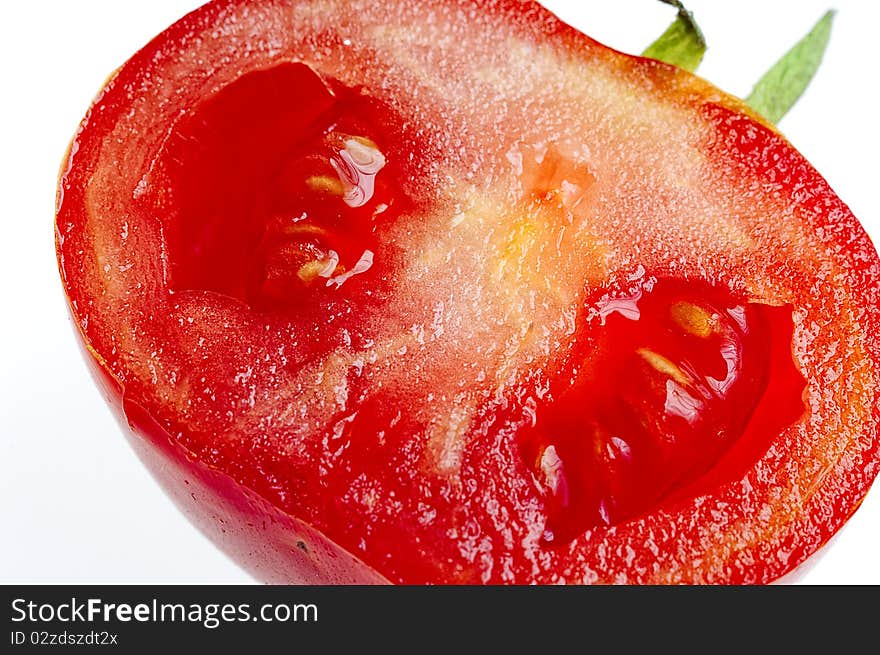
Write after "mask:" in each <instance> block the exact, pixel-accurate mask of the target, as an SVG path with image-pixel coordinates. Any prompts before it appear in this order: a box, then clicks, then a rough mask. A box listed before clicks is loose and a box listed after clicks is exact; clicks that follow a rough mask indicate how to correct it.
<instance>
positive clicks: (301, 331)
mask: <svg viewBox="0 0 880 655" xmlns="http://www.w3.org/2000/svg"><path fill="white" fill-rule="evenodd" d="M56 237H57V251H58V260H59V265H60V269H61V274H62V278H63V281H64V286H65V290H66V292H67V296H68V298H69V301H70V307H71V311H72V313H73V316H74V319H75V321H76V324H77V326H78V328H79V333H80V335H81V337H82V342H83V345H84V347H85V349H86V350H87V353H88V354H87V360H88V361H89V363H90V364H91V366H92V368H93V370H94V372H95V373H96V375H97V379H98V380H99V382H100V384H101V385H102V388H103V389H104V390H105V392H106V395H107V397H108V400H109V401H110V403H111V405H112V406H113V407H114V408H115V410H116V412H117V414H118V416H119V417H120V419H121V421H122V422H123V424H124V425H125V426H127V428H128V429H127V433H128V435H129V437H130V440H131V443H132V444H133V446H134V448H135V449H136V451H137V452H138V454H139V455H140V456H141V458H142V459H143V460H144V461H145V463H146V464H147V465H148V466H149V467H150V469H151V470H152V472H153V473H154V475H155V476H156V477H157V478H158V479H159V480H160V481H161V482H162V484H163V485H164V486H165V488H166V489H167V490H168V492H169V493H170V494H171V496H172V497H173V498H174V499H175V500H176V501H177V503H178V504H179V505H180V507H181V508H182V509H183V511H184V512H186V513H187V515H189V516H190V517H191V519H192V520H193V521H194V522H195V523H196V524H197V525H198V526H199V527H200V528H201V529H202V530H204V531H205V532H206V533H207V534H208V535H210V536H211V537H212V538H213V539H214V540H215V541H216V542H217V543H218V544H219V545H220V546H221V547H222V548H224V549H225V550H226V551H227V552H228V553H230V554H231V555H232V556H233V557H234V558H235V559H237V560H238V561H239V562H240V563H241V564H242V565H243V566H245V567H246V568H247V569H248V570H250V571H252V572H253V573H254V574H255V575H257V577H259V578H261V579H264V580H267V581H271V582H384V581H391V582H404V583H473V582H483V583H501V582H505V583H551V582H570V583H582V582H623V583H676V582H725V583H762V582H768V581H770V580H773V579H775V578H777V577H778V576H780V575H782V574H783V573H785V572H787V571H789V570H790V569H792V568H793V567H794V566H796V565H797V564H798V563H800V562H801V561H803V560H804V559H805V558H806V557H807V556H808V555H810V554H811V553H812V552H813V551H815V550H816V549H817V548H818V547H819V546H820V545H821V544H822V543H824V542H825V541H826V540H827V539H828V538H829V537H830V536H831V535H832V534H833V533H834V532H835V531H836V530H837V529H838V528H839V527H840V525H841V524H842V523H843V522H844V521H845V520H846V519H847V518H848V517H849V516H850V514H851V513H852V512H853V511H854V510H855V508H856V507H857V506H858V504H859V503H860V501H861V499H862V498H863V496H864V494H865V493H866V491H867V489H868V487H869V485H870V483H871V482H872V480H873V478H874V476H875V475H876V473H877V467H878V461H880V458H878V452H877V448H878V421H880V410H878V391H877V389H878V386H880V385H878V383H880V379H878V378H880V341H878V334H880V325H878V322H880V309H878V296H880V284H878V280H880V260H878V256H877V253H876V251H875V249H874V247H873V246H872V244H871V243H870V241H869V239H868V238H867V236H866V235H865V233H864V231H863V230H862V228H861V227H860V225H859V223H858V222H857V221H856V219H855V218H854V217H853V216H852V214H851V213H850V211H849V210H848V209H847V207H846V206H845V205H844V204H843V203H842V202H841V201H840V200H839V199H838V198H837V196H836V195H835V194H834V193H833V191H832V190H831V189H830V188H829V187H828V185H827V184H826V182H825V181H824V180H823V179H822V177H821V176H820V175H819V174H818V173H817V172H816V171H815V170H814V169H813V168H812V167H811V166H810V165H809V164H808V163H807V162H806V161H805V160H804V159H803V157H801V155H799V154H798V152H797V151H796V150H795V149H794V148H793V147H792V146H791V145H790V144H789V143H787V142H786V141H785V139H784V138H783V137H782V136H780V135H779V133H778V132H776V131H775V130H774V128H773V127H771V126H770V125H768V124H766V123H765V122H763V121H762V120H761V119H760V118H759V117H757V116H755V115H754V114H752V113H751V112H750V111H749V110H748V109H747V108H746V107H745V106H744V105H743V104H742V103H741V102H740V101H738V100H736V99H734V98H732V97H730V96H728V95H726V94H724V93H723V92H721V91H719V90H718V89H716V88H714V87H712V86H711V85H709V84H708V83H706V82H704V81H702V80H700V79H698V78H696V77H694V76H692V75H690V74H688V73H685V72H683V71H681V70H679V69H676V68H674V67H671V66H668V65H664V64H661V63H659V62H656V61H652V60H648V59H642V58H638V57H631V56H627V55H623V54H621V53H618V52H615V51H613V50H610V49H608V48H606V47H604V46H602V45H600V44H598V43H596V42H594V41H592V40H591V39H589V38H588V37H586V36H584V35H582V34H580V33H578V32H576V31H575V30H573V29H571V28H569V27H568V26H566V25H564V24H563V23H561V22H560V21H559V20H557V19H556V18H555V17H554V16H552V15H551V14H550V13H548V12H547V11H545V10H544V9H542V8H541V7H540V6H539V5H537V4H536V3H533V2H518V1H514V0H491V1H490V0H486V1H482V2H473V1H465V0H430V1H427V2H415V1H411V0H393V2H390V3H373V2H366V1H365V0H354V1H345V2H342V1H341V0H311V1H293V0H288V1H284V0H253V1H248V2H245V1H243V0H222V1H216V2H212V3H210V4H208V5H206V6H204V7H202V8H201V9H199V10H198V11H196V12H194V13H192V14H190V15H189V16H187V17H185V18H184V19H182V20H181V21H179V22H178V23H176V24H175V25H174V26H172V27H171V28H169V29H168V30H167V31H166V32H164V33H162V34H161V35H160V36H159V37H157V38H156V39H155V40H154V41H152V42H151V43H150V44H149V45H147V46H146V47H145V48H144V49H143V50H141V51H140V52H139V53H138V54H136V55H135V56H134V57H133V58H132V59H131V60H130V61H129V62H128V63H126V64H125V65H124V66H123V67H122V68H121V69H120V70H119V71H118V72H117V73H116V75H115V76H114V77H113V78H112V79H111V80H110V82H109V83H108V84H107V87H106V88H105V89H104V91H103V92H102V94H101V95H100V96H99V97H98V98H97V99H96V100H95V103H94V105H93V106H92V108H91V109H90V111H89V113H88V114H87V116H86V118H85V119H84V121H83V123H82V126H81V128H80V131H79V132H78V134H77V135H76V137H75V138H74V141H73V144H72V146H71V148H70V152H69V155H68V160H67V165H66V167H65V169H64V172H63V175H62V179H61V184H60V191H59V200H58V211H57V219H56Z"/></svg>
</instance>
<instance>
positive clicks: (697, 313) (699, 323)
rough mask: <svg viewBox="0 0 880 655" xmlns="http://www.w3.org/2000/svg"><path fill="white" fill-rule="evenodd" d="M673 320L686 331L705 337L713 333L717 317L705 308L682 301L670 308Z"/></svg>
mask: <svg viewBox="0 0 880 655" xmlns="http://www.w3.org/2000/svg"><path fill="white" fill-rule="evenodd" d="M669 313H670V314H671V315H672V320H673V321H675V323H676V324H677V325H678V326H679V327H680V328H681V329H682V330H685V331H686V332H690V333H691V334H693V335H696V336H698V337H701V338H703V339H705V338H706V337H709V336H711V335H712V332H713V331H714V329H713V328H714V327H715V319H714V317H713V316H712V314H710V313H709V312H707V311H706V310H705V309H703V308H702V307H700V306H698V305H694V304H693V303H689V302H685V301H680V302H677V303H675V304H674V305H672V307H671V308H670V309H669Z"/></svg>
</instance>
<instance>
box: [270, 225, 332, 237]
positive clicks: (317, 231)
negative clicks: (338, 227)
mask: <svg viewBox="0 0 880 655" xmlns="http://www.w3.org/2000/svg"><path fill="white" fill-rule="evenodd" d="M281 233H282V234H283V235H284V236H286V237H311V236H317V237H326V236H327V230H325V229H324V228H323V227H318V226H317V225H309V224H307V223H294V224H293V225H286V226H284V227H283V228H281Z"/></svg>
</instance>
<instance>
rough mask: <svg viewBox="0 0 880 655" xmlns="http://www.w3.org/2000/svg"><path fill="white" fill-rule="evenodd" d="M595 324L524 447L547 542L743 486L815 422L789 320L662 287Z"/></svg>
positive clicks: (603, 304)
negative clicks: (780, 446)
mask: <svg viewBox="0 0 880 655" xmlns="http://www.w3.org/2000/svg"><path fill="white" fill-rule="evenodd" d="M588 318H589V319H591V320H588V321H587V328H586V329H588V330H589V331H590V334H589V335H585V338H584V339H583V345H582V347H581V349H580V352H578V353H576V355H575V357H574V358H573V362H572V364H571V365H570V366H569V370H568V372H567V375H566V376H564V380H565V383H566V385H567V388H565V389H564V390H562V391H561V393H559V394H558V397H557V398H556V400H555V401H551V402H550V403H548V404H547V405H546V406H545V407H543V408H538V410H537V412H536V414H535V420H534V425H533V426H532V427H531V428H529V429H527V430H525V431H524V432H523V433H522V435H521V445H522V450H523V453H524V455H525V457H526V459H527V461H528V462H529V463H530V464H531V465H532V467H533V470H534V472H535V476H536V479H537V480H538V483H539V486H540V488H541V490H542V493H543V494H544V496H545V498H546V499H547V505H548V513H549V515H550V516H549V523H548V530H547V531H546V532H545V535H544V536H545V539H546V540H547V541H558V540H570V539H572V538H573V537H574V536H576V535H577V534H579V533H581V532H583V531H584V530H586V529H589V528H591V527H595V526H601V525H613V524H615V523H619V522H621V521H624V520H627V519H630V518H634V517H636V516H638V515H641V514H643V513H645V512H647V511H649V510H651V509H653V508H654V507H656V506H657V505H658V504H659V503H660V502H662V501H669V500H673V499H675V498H682V497H690V496H692V495H693V494H695V493H697V492H698V491H699V486H700V483H701V482H705V480H701V478H705V476H707V475H711V476H712V477H713V479H714V480H716V481H721V482H723V481H729V480H734V479H737V476H738V475H741V474H742V473H743V472H744V471H745V470H746V469H747V468H748V467H749V466H750V465H751V464H753V463H754V461H755V460H756V459H757V458H758V457H760V455H761V453H763V452H764V451H766V449H767V447H768V446H769V445H770V442H771V440H772V439H773V438H774V437H775V436H776V435H777V434H778V433H779V431H780V430H782V429H783V428H784V427H785V426H787V425H789V424H790V423H792V422H793V421H794V420H796V419H797V418H798V417H799V416H800V415H801V414H802V413H803V411H804V405H803V401H802V392H803V390H804V387H805V380H804V379H803V377H802V376H801V374H800V373H799V372H798V370H797V369H796V368H795V366H794V363H793V361H792V354H791V342H792V329H793V325H792V315H791V309H790V307H772V306H769V305H764V304H760V303H742V302H737V301H736V300H734V298H733V297H731V296H730V294H728V293H726V292H723V291H720V290H718V289H714V288H711V287H709V286H707V285H704V284H700V283H695V282H692V281H687V282H686V281H678V280H667V279H661V280H660V281H657V282H655V283H654V284H653V285H649V286H647V287H645V289H644V290H641V291H639V292H637V293H636V294H635V295H633V296H631V297H624V298H609V297H604V298H602V299H600V300H599V301H598V302H597V303H596V304H595V305H594V307H593V310H592V316H589V317H588Z"/></svg>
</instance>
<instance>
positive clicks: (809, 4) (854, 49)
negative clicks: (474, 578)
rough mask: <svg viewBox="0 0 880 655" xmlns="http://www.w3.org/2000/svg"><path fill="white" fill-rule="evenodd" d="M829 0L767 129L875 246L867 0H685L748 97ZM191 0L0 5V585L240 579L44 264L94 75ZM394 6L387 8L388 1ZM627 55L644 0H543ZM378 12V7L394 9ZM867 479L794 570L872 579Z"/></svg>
mask: <svg viewBox="0 0 880 655" xmlns="http://www.w3.org/2000/svg"><path fill="white" fill-rule="evenodd" d="M831 1H835V3H836V4H835V6H836V8H837V9H838V10H839V13H838V15H837V19H836V24H835V27H834V33H833V35H832V39H831V45H830V48H829V50H828V53H827V56H826V61H825V63H824V65H823V68H822V69H821V70H820V73H819V76H818V78H817V79H816V80H815V81H814V83H813V85H812V86H811V87H810V89H809V91H808V93H807V95H806V96H805V97H804V98H803V99H802V100H801V102H800V103H799V104H798V105H797V106H796V107H795V109H794V110H793V111H792V113H791V114H790V115H789V116H788V117H786V118H785V119H784V120H783V121H782V123H781V125H780V127H781V129H782V130H783V131H784V132H785V133H786V135H787V136H788V137H789V138H790V140H791V141H792V142H793V143H794V144H795V145H796V146H797V147H798V148H799V149H800V150H801V151H802V152H803V153H804V154H805V155H806V156H807V158H808V159H810V160H811V161H812V162H813V164H814V165H815V166H816V167H817V168H818V169H819V171H821V172H822V173H823V174H824V175H825V176H826V177H827V179H828V180H829V181H830V182H831V185H832V186H833V187H834V188H835V189H836V190H837V192H838V194H839V195H840V196H841V197H842V198H843V199H844V201H846V202H847V203H848V204H849V205H850V207H851V208H852V209H853V211H854V212H855V214H856V215H857V216H859V217H860V218H861V220H862V221H863V223H864V224H865V226H866V227H867V229H868V231H869V233H870V234H871V235H872V238H873V239H874V241H875V243H876V242H878V241H880V202H878V187H880V184H878V172H880V170H878V168H880V167H878V165H877V159H878V156H880V136H878V134H880V130H878V127H877V116H876V112H877V107H878V102H877V91H876V89H875V87H876V81H877V72H876V70H877V63H878V61H877V60H878V55H877V50H876V46H877V43H876V39H877V35H876V28H877V25H878V24H880V9H878V6H880V3H873V2H867V1H865V0H804V1H799V2H794V1H790V2H789V1H774V0H737V1H736V2H718V1H717V0H715V1H712V0H691V2H690V3H689V5H690V7H691V8H692V9H693V10H694V13H695V14H696V16H697V18H698V20H699V22H700V24H701V25H702V27H703V30H704V32H705V33H706V36H707V39H708V41H709V45H710V50H709V53H708V55H707V58H706V60H705V62H704V64H703V67H702V68H701V69H700V72H701V74H702V75H703V76H704V77H706V78H708V79H710V80H711V81H713V82H714V83H716V84H717V85H719V86H721V87H722V88H724V89H726V90H728V91H730V92H732V93H734V94H739V95H745V94H746V93H747V92H748V90H749V89H750V87H751V84H752V82H754V81H755V80H756V79H757V78H758V77H759V76H760V74H761V73H763V71H764V70H765V69H766V68H767V67H768V66H769V65H770V64H771V63H772V62H773V61H775V59H776V58H777V57H778V56H779V55H780V54H781V53H782V52H784V51H785V50H786V49H787V47H788V46H789V45H791V44H792V43H794V42H795V41H796V40H797V39H798V38H800V37H801V36H802V35H803V34H805V33H806V32H807V30H808V29H809V27H810V26H811V25H812V23H813V22H814V21H815V20H816V19H818V17H819V16H820V15H821V14H822V12H823V11H824V10H825V9H827V8H828V7H829V4H828V3H829V2H831ZM198 4H200V3H199V2H198V0H150V1H146V0H144V1H140V2H134V1H126V2H120V1H119V0H79V1H75V0H55V1H48V0H43V1H41V2H9V3H5V4H4V7H3V17H2V19H0V62H2V63H0V65H2V76H0V93H2V97H3V100H2V102H0V134H2V139H0V166H2V168H0V185H2V186H0V212H2V213H0V220H2V232H0V284H2V297H0V308H2V309H0V312H2V318H0V348H2V359H0V362H2V365H0V371H2V373H0V385H2V386H0V583H13V582H19V583H246V582H251V581H252V580H251V578H250V577H249V576H248V575H246V574H245V573H243V572H242V571H240V570H239V569H238V568H237V567H236V565H235V564H233V563H232V562H230V561H229V560H228V559H227V558H226V557H225V556H223V555H222V554H221V553H220V552H219V551H218V550H217V549H216V548H215V547H214V546H213V545H212V544H211V543H209V542H208V541H207V540H206V539H205V538H203V537H202V536H201V535H200V534H199V533H198V532H196V530H195V529H194V528H192V527H191V526H190V525H189V524H188V523H187V522H186V520H185V519H184V518H183V517H182V515H181V514H179V513H178V512H177V510H176V509H175V508H174V507H173V506H172V505H171V503H170V502H169V501H168V500H167V499H166V498H165V496H164V495H163V494H162V492H161V491H160V490H159V488H158V487H157V486H156V484H155V483H154V482H153V480H152V479H151V478H150V477H149V475H148V474H147V473H146V471H145V470H144V469H143V468H142V467H141V465H140V464H139V462H138V461H137V460H136V459H135V457H134V455H133V453H132V452H131V451H130V450H129V448H128V446H127V444H126V442H125V441H124V439H123V438H122V436H121V434H120V433H119V430H118V428H117V426H116V425H115V423H114V422H113V420H112V419H111V417H110V414H109V411H108V410H107V409H106V408H105V406H104V404H103V401H102V400H101V398H100V396H99V395H98V392H97V391H96V389H95V388H94V386H93V384H92V382H91V380H90V378H89V376H88V374H87V372H86V368H85V365H84V363H83V362H82V361H81V358H80V355H79V352H78V350H77V348H76V346H75V342H74V337H73V330H72V328H71V325H70V323H69V320H68V318H67V313H66V307H65V302H64V299H63V295H62V292H61V286H60V283H59V279H58V274H57V271H56V266H55V256H54V250H53V230H52V220H53V209H54V200H55V183H56V176H57V172H58V167H59V164H60V162H61V158H62V155H63V154H64V151H65V148H66V146H67V143H68V141H69V139H70V138H71V136H72V135H73V132H74V130H75V128H76V126H77V123H78V121H79V119H80V118H81V116H82V115H83V114H84V113H85V110H86V108H87V107H88V105H89V102H90V101H91V99H92V97H93V95H94V94H95V92H96V91H97V90H98V89H99V87H100V86H101V84H102V83H103V81H104V79H105V78H106V76H107V75H108V74H109V73H110V72H111V71H112V70H113V69H115V68H116V67H117V66H119V65H120V64H121V63H122V62H123V61H124V60H125V59H127V58H128V57H129V56H130V55H131V54H133V53H134V52H135V50H137V49H138V48H139V47H140V46H141V45H143V44H144V43H146V42H147V40H149V39H150V38H151V37H152V36H154V35H155V34H157V33H158V32H160V31H161V30H162V29H163V28H164V27H166V26H167V25H169V24H170V23H171V22H173V21H174V20H176V19H177V18H179V17H180V16H181V15H183V14H184V13H186V12H187V11H189V10H191V9H193V8H195V7H196V6H197V5H198ZM391 4H393V3H391ZM546 4H547V5H548V6H549V7H551V8H552V9H553V10H554V11H556V12H557V13H558V14H559V15H560V16H561V17H563V18H564V19H565V20H567V21H568V22H570V23H572V24H574V25H575V26H576V27H579V28H580V29H582V30H583V31H585V32H586V33H588V34H590V35H591V36H593V37H594V38H597V39H598V40H600V41H603V42H604V43H606V44H608V45H611V46H614V47H616V48H618V49H620V50H624V51H628V52H639V51H641V49H642V48H643V47H644V46H645V45H647V44H648V43H649V42H650V41H651V40H652V39H653V38H654V37H655V36H656V35H658V34H659V33H660V32H661V31H662V30H663V29H664V28H665V27H666V25H667V24H668V23H669V21H670V20H671V19H672V16H673V10H672V9H671V8H670V7H667V6H665V5H661V4H660V3H658V2H654V1H652V0H625V1H618V2H612V1H611V0H585V1H574V0H568V1H566V0H548V1H547V2H546ZM390 13H391V12H389V14H390ZM878 550H880V485H878V488H876V489H874V490H873V492H872V493H870V494H869V495H868V498H867V500H866V501H865V503H864V504H863V506H862V508H861V509H860V510H859V511H858V512H857V513H856V515H855V517H854V518H853V519H852V520H851V521H850V522H849V524H848V525H847V526H846V528H845V529H844V530H843V531H842V532H841V533H839V534H838V536H837V538H835V539H834V540H833V541H832V543H831V545H830V547H828V548H825V549H824V550H823V553H822V556H821V557H819V558H814V560H817V561H815V562H811V566H809V567H806V571H804V572H801V574H800V575H798V576H795V580H796V581H798V582H806V583H817V584H823V583H854V584H858V583H872V584H877V583H880V557H877V552H878Z"/></svg>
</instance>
